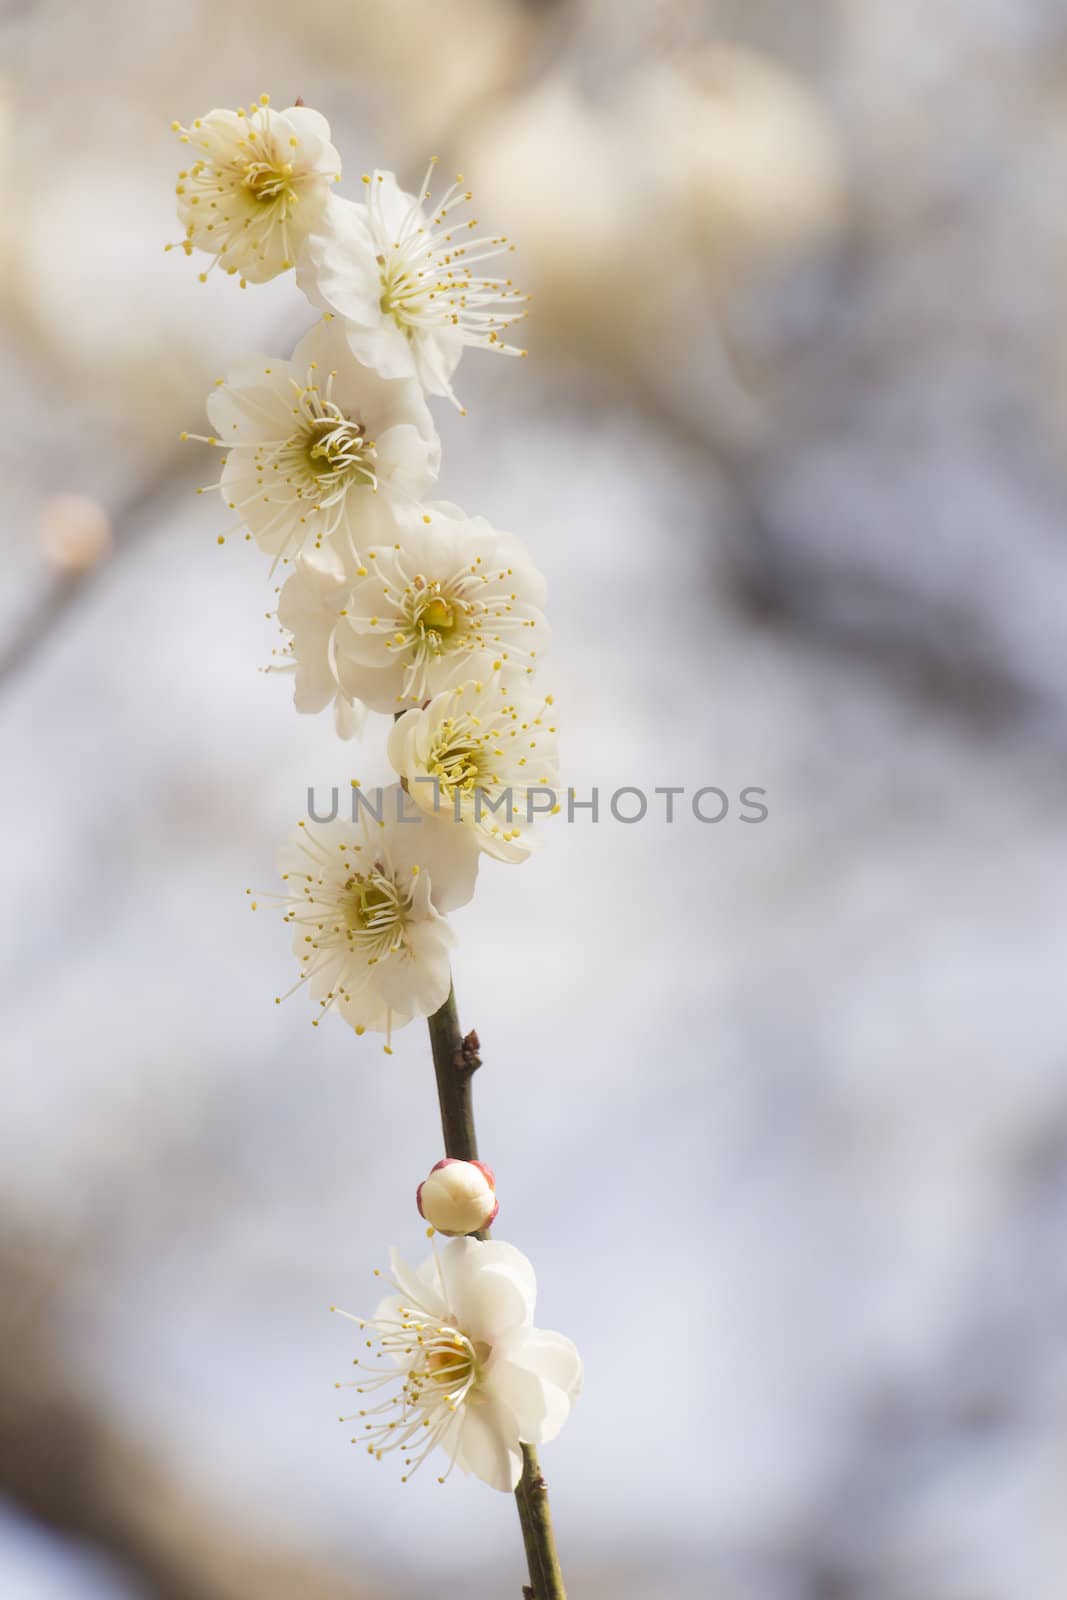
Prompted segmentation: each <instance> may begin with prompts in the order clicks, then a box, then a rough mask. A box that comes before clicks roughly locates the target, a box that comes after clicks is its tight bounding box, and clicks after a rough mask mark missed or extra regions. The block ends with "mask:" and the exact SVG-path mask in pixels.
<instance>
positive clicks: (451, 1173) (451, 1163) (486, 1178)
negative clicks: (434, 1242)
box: [415, 1156, 499, 1236]
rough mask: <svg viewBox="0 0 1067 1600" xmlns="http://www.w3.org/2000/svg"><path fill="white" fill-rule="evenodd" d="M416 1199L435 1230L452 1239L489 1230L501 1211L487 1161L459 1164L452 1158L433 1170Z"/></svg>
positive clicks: (446, 1158)
mask: <svg viewBox="0 0 1067 1600" xmlns="http://www.w3.org/2000/svg"><path fill="white" fill-rule="evenodd" d="M415 1198H416V1200H417V1202H418V1207H419V1214H420V1216H423V1217H425V1218H426V1221H427V1222H428V1223H429V1224H430V1226H431V1228H436V1229H437V1232H438V1233H445V1234H448V1235H450V1236H451V1235H453V1234H461V1233H477V1232H478V1231H479V1230H480V1229H481V1228H488V1226H489V1224H490V1223H491V1222H492V1221H493V1218H494V1217H495V1216H496V1214H497V1211H498V1209H499V1205H498V1202H497V1198H496V1179H495V1177H494V1176H493V1169H492V1167H487V1166H486V1165H485V1162H484V1161H456V1160H455V1159H454V1158H453V1157H451V1156H446V1157H445V1159H444V1161H439V1162H438V1163H437V1165H436V1166H435V1167H432V1168H431V1170H430V1176H429V1177H428V1178H427V1179H426V1181H425V1183H420V1184H419V1187H418V1189H417V1191H416V1195H415Z"/></svg>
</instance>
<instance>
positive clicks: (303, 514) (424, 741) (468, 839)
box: [170, 97, 582, 1490]
mask: <svg viewBox="0 0 1067 1600" xmlns="http://www.w3.org/2000/svg"><path fill="white" fill-rule="evenodd" d="M175 127H176V129H177V131H178V133H179V134H180V136H181V138H182V140H183V141H184V142H185V143H186V144H188V145H189V146H190V149H191V152H192V159H191V161H190V163H189V165H188V167H187V168H186V169H185V170H184V171H183V172H182V173H181V174H180V175H179V179H178V186H177V189H178V212H179V217H180V218H181V220H182V221H183V222H184V224H185V237H184V239H182V240H181V241H180V244H181V248H182V249H184V251H185V253H186V254H187V255H191V254H192V253H193V252H194V251H201V252H204V253H206V254H207V255H208V256H209V257H210V258H211V262H210V266H209V268H208V270H207V271H206V272H204V273H202V274H201V277H202V278H206V277H207V276H208V274H209V272H210V270H211V267H213V266H220V267H222V269H223V270H224V271H225V272H226V273H228V274H230V275H234V276H239V277H240V281H241V284H242V286H244V285H247V284H249V283H262V282H265V281H267V280H268V279H270V278H273V277H276V276H277V275H278V274H279V273H282V272H288V271H290V270H295V273H296V278H297V283H298V284H299V286H300V287H301V288H302V289H303V291H304V293H305V294H306V296H307V298H308V300H309V301H310V302H311V305H312V306H313V307H314V308H315V309H316V310H317V311H318V312H319V313H320V318H319V320H318V321H317V323H316V324H315V325H314V326H313V327H312V328H311V330H310V331H309V332H308V333H306V334H305V335H304V337H303V338H301V340H300V341H299V343H298V344H297V346H296V348H295V349H294V350H293V352H292V354H291V355H290V356H288V357H279V356H271V355H261V354H256V355H251V356H248V357H246V358H245V359H244V360H242V361H240V362H238V363H237V365H236V366H235V367H234V369H233V370H232V371H231V372H230V373H229V374H228V376H227V377H226V378H224V379H221V380H220V381H219V383H218V385H217V386H216V388H215V390H214V392H213V393H212V394H211V395H210V396H209V398H208V405H207V409H208V415H209V417H210V421H211V426H212V429H213V430H214V431H213V432H212V434H211V435H210V436H208V437H206V438H205V439H204V442H205V443H207V444H210V445H212V446H215V447H217V448H218V449H220V450H221V451H222V465H221V474H220V478H219V483H218V488H219V490H220V491H221V494H222V497H223V499H224V500H225V502H226V504H227V506H228V507H229V509H230V510H231V511H232V512H234V513H236V515H237V518H238V524H239V526H241V527H243V528H244V529H245V530H246V537H247V538H248V539H249V540H251V541H254V542H255V543H256V544H257V545H258V546H259V548H260V549H261V550H262V551H263V552H264V554H265V555H267V556H268V557H269V558H270V571H271V573H272V574H273V573H274V571H275V569H276V568H277V567H278V566H279V565H281V566H283V567H285V568H287V569H289V570H288V571H287V574H286V576H285V581H284V583H283V584H282V585H281V587H280V598H279V603H278V609H277V615H278V620H279V622H280V624H281V626H282V628H283V629H284V631H285V633H286V635H287V639H288V643H287V646H286V652H287V654H288V655H289V656H290V657H291V667H292V670H293V673H294V674H295V682H296V689H295V701H296V707H297V710H298V711H304V712H317V711H321V710H323V709H325V708H326V707H327V706H329V705H332V707H333V713H334V720H335V726H336V729H337V732H338V733H339V734H340V735H341V736H342V737H343V738H350V737H351V736H352V735H354V734H355V733H357V732H358V731H360V730H361V728H362V727H363V724H364V720H365V717H366V714H367V713H368V712H371V713H386V714H391V715H392V717H393V719H394V720H393V723H392V726H391V728H390V729H389V734H388V756H389V760H390V762H391V764H392V766H393V768H394V769H395V772H396V775H397V780H398V781H397V783H396V784H395V785H393V786H392V787H391V788H390V789H388V790H385V791H383V792H382V793H381V794H380V796H379V804H378V807H377V810H375V808H374V807H373V806H369V805H368V806H362V807H358V806H355V805H354V806H353V813H352V817H351V819H350V820H344V819H340V820H339V819H337V818H336V816H335V817H334V819H333V820H331V821H330V822H328V823H327V824H325V825H320V826H318V827H310V826H308V824H307V823H306V822H302V823H300V824H299V825H298V827H297V829H296V831H295V833H294V834H293V836H292V838H291V839H290V840H289V841H288V842H287V844H286V846H285V849H284V852H283V859H282V876H283V880H284V882H285V892H284V894H283V895H281V896H280V899H281V902H282V905H283V907H284V914H285V919H286V921H287V922H288V923H289V925H290V926H291V928H292V930H293V949H294V952H295V954H296V956H297V958H298V961H299V963H300V976H299V979H298V981H297V984H296V985H295V986H294V987H300V986H301V985H306V986H307V987H308V989H309V990H310V993H311V995H312V997H313V998H314V1000H315V1001H317V1003H318V1007H319V1011H320V1014H321V1013H325V1012H327V1011H331V1010H332V1011H335V1012H337V1013H338V1014H339V1015H340V1016H341V1017H343V1018H344V1019H345V1021H347V1022H348V1023H350V1024H351V1026H352V1027H353V1028H354V1029H355V1031H356V1033H357V1034H362V1033H364V1032H366V1031H367V1030H368V1029H369V1030H372V1031H377V1032H382V1033H384V1034H385V1036H386V1044H385V1048H386V1050H387V1051H389V1050H391V1044H390V1039H391V1036H392V1031H393V1029H394V1028H397V1027H401V1026H403V1025H404V1024H405V1023H407V1022H409V1021H410V1020H411V1019H412V1018H413V1017H416V1016H431V1015H432V1014H433V1013H434V1012H436V1011H438V1010H439V1009H440V1008H441V1007H442V1006H443V1005H444V1004H445V1002H446V1000H447V998H448V996H449V992H450V987H451V971H450V964H449V957H450V951H451V949H452V945H453V942H454V935H453V933H452V929H451V927H450V925H449V923H448V920H447V913H448V912H449V911H452V910H454V909H455V908H457V907H459V906H462V905H464V904H466V902H467V901H469V900H470V898H471V896H472V895H473V893H474V884H475V877H476V874H477V871H478V863H479V860H480V858H481V857H482V856H483V855H489V856H492V857H494V858H496V859H497V860H500V861H510V862H518V861H523V860H525V858H526V857H527V855H528V854H529V853H530V850H531V849H532V847H533V844H534V832H533V826H532V819H533V815H534V809H533V807H531V808H529V810H528V812H527V813H526V815H525V816H523V815H522V814H519V815H517V816H516V815H515V813H514V810H513V807H512V804H511V800H512V793H513V790H514V789H516V788H518V787H520V786H525V787H526V788H527V790H528V792H530V793H532V792H533V791H534V789H537V790H539V791H540V792H541V794H542V797H543V796H544V794H545V792H546V791H547V792H548V793H552V792H553V791H554V789H555V788H556V787H557V786H558V781H559V778H558V768H557V755H556V728H555V725H554V722H553V720H552V713H551V711H550V707H551V704H552V702H551V697H545V696H540V697H539V696H538V694H537V693H536V692H535V691H534V689H533V687H532V686H531V684H530V679H531V678H532V677H533V675H534V672H535V670H536V667H537V664H538V660H539V657H540V654H541V652H542V650H543V648H544V642H545V639H546V637H547V631H548V630H547V625H546V623H545V618H544V614H543V606H544V596H545V585H544V580H543V579H542V577H541V575H540V573H539V572H538V571H537V569H536V567H535V566H534V565H533V562H532V561H531V559H530V557H529V555H528V553H527V551H526V550H525V548H524V547H523V545H522V544H521V543H520V542H519V540H518V539H516V538H515V537H514V535H512V534H510V533H503V532H501V531H500V530H499V529H496V528H494V527H492V526H491V524H490V523H489V522H487V521H486V520H485V518H484V517H476V516H474V517H472V516H468V515H467V514H466V513H465V512H464V511H462V510H460V508H459V507H458V506H454V505H450V504H446V503H443V502H440V501H436V500H434V499H432V498H429V496H430V495H431V494H432V488H433V484H434V481H435V479H436V477H437V473H438V469H439V466H440V459H441V447H440V442H439V440H438V436H437V430H436V427H435V425H434V421H433V417H432V416H431V413H430V409H429V406H428V404H427V396H445V397H447V398H448V399H450V400H452V401H453V402H455V394H454V391H453V388H452V378H453V375H454V373H455V370H456V367H457V365H458V363H459V360H460V357H461V355H462V354H463V350H464V348H465V346H467V345H475V346H480V347H481V348H483V349H488V350H494V351H498V352H503V353H504V354H511V355H516V354H522V353H523V352H521V351H518V350H516V349H515V348H514V347H513V346H511V345H509V344H507V343H506V342H505V340H504V334H505V330H506V329H507V328H508V327H509V326H510V325H511V324H512V322H514V321H515V320H516V319H517V317H518V316H520V315H521V314H522V313H521V305H522V299H523V297H522V296H521V295H520V294H519V293H518V292H517V291H516V290H515V289H514V288H513V286H512V284H511V282H510V280H509V279H506V278H500V277H487V276H484V275H483V273H482V266H483V264H484V263H485V262H487V261H489V260H490V259H492V258H494V257H497V256H499V255H500V254H502V253H503V252H505V251H506V250H507V249H508V244H507V240H506V239H504V238H502V237H480V238H479V237H473V234H474V231H475V229H476V226H477V225H476V223H475V222H473V221H470V222H461V221H460V220H459V219H458V218H457V217H455V216H454V213H455V212H456V211H457V210H459V209H460V208H461V207H462V205H463V204H464V203H465V202H467V201H469V200H470V193H469V191H466V190H464V189H462V179H458V180H457V181H456V183H454V184H453V185H452V186H451V187H450V188H449V189H448V190H447V191H446V192H445V193H444V195H443V196H442V197H441V199H440V200H439V201H438V202H437V203H436V204H431V198H430V184H431V178H432V174H433V164H432V163H431V168H430V171H429V172H428V173H427V177H426V180H425V181H424V183H423V186H422V188H421V189H420V191H419V193H418V194H417V195H411V194H405V193H404V191H403V190H402V189H400V187H399V185H398V184H397V181H396V179H395V177H394V176H393V175H392V173H389V172H374V173H373V174H369V175H366V176H364V178H363V193H362V197H361V198H360V199H359V200H344V199H340V198H338V197H337V196H336V195H335V194H334V192H333V187H332V186H333V184H334V183H335V182H336V181H338V180H339V178H340V161H339V159H338V156H337V151H336V150H335V149H334V147H333V144H332V142H331V139H330V129H329V127H328V125H327V123H326V121H325V119H324V118H323V117H322V116H320V115H319V113H318V112H315V111H311V110H309V109H308V108H307V107H306V106H303V105H296V106H291V107H290V108H289V109H288V110H286V111H281V112H278V111H274V110H272V109H271V108H270V105H269V103H268V100H267V98H266V97H263V99H261V100H260V101H259V102H258V103H257V104H256V105H254V106H253V107H252V108H251V109H250V110H246V109H244V108H241V109H239V110H237V111H212V112H210V113H209V114H208V115H207V116H205V117H202V118H198V119H197V120H196V121H195V122H194V123H193V124H192V126H191V127H188V128H185V127H182V126H181V125H180V124H175ZM170 248H173V247H170ZM201 437H202V436H201ZM224 537H225V536H223V538H224ZM352 781H353V787H354V789H355V790H356V791H357V792H358V782H357V780H355V779H353V780H352ZM505 802H506V804H505ZM405 805H407V808H408V810H407V814H405ZM538 809H544V808H543V807H541V808H538ZM413 821H414V822H417V823H418V824H419V825H418V826H417V827H412V826H411V824H412V822H413ZM319 1020H320V1019H319V1017H318V1016H317V1017H316V1018H315V1023H316V1025H317V1023H318V1021H319ZM417 1203H418V1209H419V1212H420V1214H421V1215H422V1216H423V1217H424V1219H426V1220H427V1221H429V1223H430V1228H429V1233H430V1235H431V1237H433V1235H434V1233H435V1232H441V1233H443V1234H446V1235H449V1236H452V1237H450V1240H449V1243H448V1244H447V1245H445V1246H444V1248H443V1249H441V1250H438V1249H437V1248H436V1245H435V1247H434V1252H433V1254H432V1256H431V1257H430V1258H429V1260H428V1261H426V1262H424V1263H423V1265H422V1266H420V1267H419V1268H418V1269H417V1270H416V1271H412V1270H410V1269H409V1268H408V1267H406V1266H405V1265H404V1263H403V1261H402V1260H401V1259H400V1257H399V1256H398V1255H397V1254H396V1252H395V1251H394V1252H393V1255H392V1265H391V1271H390V1274H389V1278H388V1281H389V1284H390V1288H391V1291H392V1292H391V1293H390V1294H389V1295H388V1296H387V1297H386V1299H385V1300H384V1301H382V1303H381V1304H380V1305H379V1307H378V1309H377V1311H376V1313H375V1314H374V1316H373V1317H372V1318H370V1319H363V1318H353V1319H352V1320H354V1321H356V1322H358V1324H359V1327H360V1329H361V1330H362V1331H363V1333H364V1334H366V1335H369V1337H367V1338H366V1339H365V1340H364V1341H363V1342H364V1346H365V1348H366V1349H368V1350H371V1351H374V1358H373V1359H372V1360H370V1361H367V1360H366V1358H365V1357H364V1356H363V1355H361V1356H360V1358H359V1360H357V1362H356V1365H357V1367H359V1368H360V1375H359V1377H358V1378H357V1379H356V1380H355V1382H354V1383H353V1384H352V1385H350V1387H354V1388H355V1389H356V1391H357V1394H358V1395H359V1396H360V1397H361V1398H362V1397H364V1396H370V1395H372V1394H373V1395H374V1400H373V1401H371V1400H370V1399H369V1398H368V1399H367V1401H366V1403H364V1404H361V1405H360V1407H359V1410H358V1411H357V1412H356V1413H355V1414H354V1417H353V1418H344V1419H342V1420H345V1421H348V1420H356V1419H357V1418H358V1421H359V1425H360V1431H359V1433H358V1434H357V1436H356V1437H357V1439H358V1440H359V1441H360V1442H362V1443H364V1444H365V1445H366V1447H367V1449H368V1450H369V1451H370V1452H371V1454H372V1455H375V1456H377V1457H378V1458H379V1459H381V1458H382V1457H383V1456H385V1455H386V1454H390V1453H392V1452H394V1451H395V1452H399V1453H400V1454H401V1457H402V1459H403V1461H404V1467H405V1470H404V1476H405V1477H407V1476H408V1474H409V1473H410V1472H412V1471H414V1470H415V1468H417V1467H418V1466H419V1465H421V1463H422V1462H423V1461H424V1460H425V1459H426V1457H427V1456H428V1455H429V1454H430V1453H431V1452H432V1451H433V1450H435V1449H437V1448H441V1449H443V1450H444V1452H445V1454H446V1455H447V1457H448V1459H449V1463H450V1464H449V1466H448V1468H447V1471H446V1472H445V1473H443V1474H442V1475H441V1481H442V1482H443V1481H444V1479H445V1478H446V1477H447V1476H448V1474H449V1473H450V1472H451V1471H452V1469H453V1468H454V1467H456V1466H458V1467H460V1469H461V1470H462V1471H466V1472H472V1473H474V1474H476V1475H477V1476H478V1477H480V1478H482V1479H483V1480H484V1481H485V1482H486V1483H489V1484H491V1485H492V1486H493V1487H494V1488H497V1489H503V1490H512V1489H514V1488H515V1487H516V1485H517V1484H518V1483H519V1480H520V1477H521V1474H522V1472H523V1450H524V1448H529V1447H530V1446H533V1445H537V1444H541V1443H543V1442H545V1441H547V1440H549V1439H551V1438H553V1437H554V1436H555V1434H556V1433H557V1432H558V1431H559V1429H560V1427H561V1426H562V1424H563V1422H564V1421H565V1419H566V1417H567V1416H568V1414H569V1412H570V1409H571V1406H572V1404H573V1402H574V1400H575V1399H576V1398H577V1395H578V1391H579V1388H580V1385H581V1371H582V1367H581V1361H580V1359H579V1357H578V1353H577V1351H576V1350H575V1348H574V1346H573V1344H572V1343H571V1342H570V1340H569V1339H566V1338H565V1337H564V1336H563V1335H562V1334H558V1333H550V1332H545V1331H543V1330H541V1329H537V1328H535V1327H534V1326H533V1306H534V1295H535V1290H536V1283H535V1278H534V1272H533V1268H532V1266H531V1265H530V1263H529V1261H528V1260H527V1259H526V1257H525V1256H524V1255H522V1253H521V1252H520V1251H518V1250H516V1249H515V1248H514V1246H512V1245H510V1244H505V1243H503V1242H501V1241H499V1240H495V1239H494V1240H492V1241H489V1240H487V1239H486V1238H485V1237H484V1230H486V1229H487V1228H488V1227H489V1225H490V1223H491V1222H492V1221H493V1219H494V1218H495V1216H496V1212H497V1201H496V1180H495V1177H494V1175H493V1172H492V1170H491V1169H490V1168H489V1167H487V1166H485V1165H484V1164H483V1163H481V1162H478V1161H459V1160H455V1159H452V1158H451V1157H446V1158H445V1159H444V1160H443V1161H439V1162H438V1163H437V1164H436V1165H435V1166H434V1168H433V1169H432V1170H431V1172H430V1174H429V1176H428V1177H427V1179H426V1180H425V1182H424V1183H422V1184H420V1185H419V1189H418V1194H417ZM472 1234H473V1235H476V1237H469V1236H470V1235H472ZM342 1314H343V1315H348V1313H342ZM375 1347H376V1348H375ZM339 1387H343V1386H340V1385H339ZM379 1391H380V1393H379Z"/></svg>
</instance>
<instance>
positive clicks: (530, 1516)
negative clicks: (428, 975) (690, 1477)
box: [427, 987, 567, 1600]
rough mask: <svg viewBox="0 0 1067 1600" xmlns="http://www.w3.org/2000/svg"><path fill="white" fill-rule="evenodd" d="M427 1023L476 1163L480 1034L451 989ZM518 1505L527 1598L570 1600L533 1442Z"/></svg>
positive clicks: (451, 1112)
mask: <svg viewBox="0 0 1067 1600" xmlns="http://www.w3.org/2000/svg"><path fill="white" fill-rule="evenodd" d="M427 1021H428V1024H429V1029H430V1047H431V1049H432V1050H433V1069H434V1072H435V1074H436V1076H437V1100H438V1104H439V1105H440V1108H441V1131H442V1133H443V1134H444V1139H445V1155H446V1156H452V1157H454V1159H455V1160H457V1161H477V1159H478V1136H477V1134H476V1132H475V1129H474V1104H473V1099H472V1095H471V1079H472V1078H473V1077H474V1074H475V1072H476V1071H477V1070H478V1068H479V1067H480V1066H481V1057H480V1055H479V1054H478V1051H479V1042H478V1035H477V1033H475V1031H474V1029H473V1028H472V1029H471V1031H470V1033H468V1034H464V1033H463V1030H462V1029H461V1028H460V1025H459V1014H458V1012H457V1010H456V992H455V989H454V988H451V987H450V988H449V991H448V999H447V1000H446V1001H445V1003H444V1005H443V1006H441V1007H440V1008H439V1009H438V1010H437V1011H435V1012H434V1013H433V1015H432V1016H431V1017H429V1018H428V1019H427ZM488 1237H489V1230H488V1228H485V1229H483V1230H482V1232H481V1233H478V1234H476V1235H475V1238H478V1239H487V1238H488ZM515 1503H516V1505H517V1506H518V1508H519V1524H520V1526H521V1528H522V1541H523V1544H524V1545H525V1547H526V1564H527V1566H528V1567H529V1569H530V1583H529V1586H528V1587H527V1586H525V1585H524V1586H523V1594H524V1595H527V1596H529V1600H567V1591H566V1590H565V1589H564V1587H563V1575H562V1573H561V1572H560V1566H559V1556H558V1555H557V1554H556V1536H555V1534H554V1533H553V1531H552V1513H551V1510H550V1508H549V1504H548V1488H547V1486H546V1484H545V1480H544V1478H543V1476H542V1475H541V1467H540V1463H539V1462H538V1459H537V1451H536V1450H535V1449H534V1447H533V1445H530V1444H524V1445H523V1446H522V1477H521V1478H520V1479H519V1484H518V1487H517V1489H516V1490H515Z"/></svg>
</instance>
